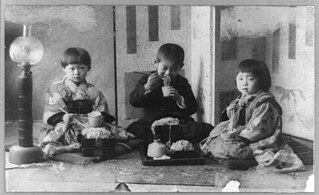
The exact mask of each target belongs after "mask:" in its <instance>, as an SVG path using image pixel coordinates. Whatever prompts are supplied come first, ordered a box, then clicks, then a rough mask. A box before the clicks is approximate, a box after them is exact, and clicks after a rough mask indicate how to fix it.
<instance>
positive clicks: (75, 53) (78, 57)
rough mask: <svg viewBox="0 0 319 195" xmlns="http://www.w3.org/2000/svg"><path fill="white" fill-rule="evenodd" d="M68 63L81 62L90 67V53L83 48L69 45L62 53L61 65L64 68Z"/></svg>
mask: <svg viewBox="0 0 319 195" xmlns="http://www.w3.org/2000/svg"><path fill="white" fill-rule="evenodd" d="M69 64H83V65H86V66H87V67H88V70H90V69H91V57H90V54H89V53H88V52H87V51H86V50H85V49H83V48H80V47H70V48H68V49H66V50H65V51H64V53H63V55H62V60H61V65H62V67H63V68H65V67H66V66H67V65H69Z"/></svg>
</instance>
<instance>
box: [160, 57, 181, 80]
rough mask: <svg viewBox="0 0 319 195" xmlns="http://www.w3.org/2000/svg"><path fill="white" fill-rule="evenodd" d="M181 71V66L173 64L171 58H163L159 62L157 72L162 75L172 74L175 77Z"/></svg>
mask: <svg viewBox="0 0 319 195" xmlns="http://www.w3.org/2000/svg"><path fill="white" fill-rule="evenodd" d="M179 72H180V67H179V66H178V65H175V64H173V63H172V62H171V61H170V60H166V59H162V60H161V61H160V62H158V63H157V74H158V75H159V76H161V77H164V76H170V77H171V78H174V77H175V76H176V75H178V74H179Z"/></svg>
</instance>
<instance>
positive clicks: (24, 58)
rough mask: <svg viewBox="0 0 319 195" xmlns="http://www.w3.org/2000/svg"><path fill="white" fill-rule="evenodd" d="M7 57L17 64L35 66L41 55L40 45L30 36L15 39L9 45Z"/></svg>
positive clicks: (41, 47) (41, 48)
mask: <svg viewBox="0 0 319 195" xmlns="http://www.w3.org/2000/svg"><path fill="white" fill-rule="evenodd" d="M9 55H10V57H11V59H12V60H13V61H15V62H18V63H22V62H24V63H29V64H32V65H34V64H37V63H38V62H40V60H41V58H42V55H43V46H42V43H41V42H40V41H39V40H38V39H37V38H35V37H32V36H20V37H17V38H16V39H15V40H14V41H13V42H12V43H11V45H10V50H9Z"/></svg>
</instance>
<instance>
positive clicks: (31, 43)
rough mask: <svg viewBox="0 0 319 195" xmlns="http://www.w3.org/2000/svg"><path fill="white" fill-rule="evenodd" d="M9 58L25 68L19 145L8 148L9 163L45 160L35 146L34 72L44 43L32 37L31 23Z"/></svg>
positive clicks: (21, 81) (20, 97)
mask: <svg viewBox="0 0 319 195" xmlns="http://www.w3.org/2000/svg"><path fill="white" fill-rule="evenodd" d="M9 54H10V57H11V59H12V60H13V61H15V62H17V63H18V66H19V67H20V68H21V69H22V72H21V74H20V75H19V77H18V114H19V133H18V134H19V144H18V145H14V146H12V147H11V148H10V151H9V162H10V163H13V164H29V163H35V162H40V161H42V160H43V152H42V149H41V148H40V147H38V146H34V145H33V116H32V72H31V67H32V66H33V65H35V64H37V63H38V62H39V61H40V60H41V58H42V55H43V46H42V44H41V42H40V41H39V40H38V39H37V38H35V37H32V36H31V25H24V26H23V36H20V37H17V38H16V39H15V40H14V41H13V42H12V44H11V45H10V50H9Z"/></svg>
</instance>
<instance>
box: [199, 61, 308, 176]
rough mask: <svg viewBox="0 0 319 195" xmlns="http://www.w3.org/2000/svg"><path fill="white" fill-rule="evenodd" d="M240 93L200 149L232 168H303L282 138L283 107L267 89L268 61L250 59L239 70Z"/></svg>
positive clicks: (283, 169)
mask: <svg viewBox="0 0 319 195" xmlns="http://www.w3.org/2000/svg"><path fill="white" fill-rule="evenodd" d="M236 85H237V89H238V90H239V91H240V92H241V95H240V96H239V97H238V98H236V99H235V100H234V101H233V102H231V104H230V105H229V106H228V107H227V108H226V113H227V116H228V118H230V119H229V120H227V121H223V122H220V123H219V124H218V125H217V126H216V127H215V128H214V130H213V131H211V133H210V135H209V137H207V138H206V139H205V140H203V141H202V142H201V144H200V145H201V149H202V151H203V152H204V153H206V154H211V155H212V156H213V157H215V158H217V159H221V162H222V163H223V164H224V165H226V166H227V167H229V168H231V169H244V170H245V169H248V168H249V167H251V166H256V165H257V164H259V165H260V166H263V167H270V166H272V167H276V168H277V169H279V170H280V171H281V172H290V171H299V170H303V169H304V166H303V164H302V162H301V160H300V159H299V158H298V157H297V156H296V155H295V154H294V153H293V151H292V149H291V148H290V147H289V146H288V145H287V144H286V143H285V142H284V140H283V137H282V134H281V133H282V119H281V115H282V109H281V107H280V105H279V104H278V103H277V102H276V100H275V98H274V97H273V96H272V94H271V93H270V92H268V90H269V88H270V86H271V78H270V74H269V71H268V68H267V66H266V64H265V63H263V62H261V61H257V60H253V59H247V60H244V61H242V62H241V63H239V65H238V67H237V73H236Z"/></svg>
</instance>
